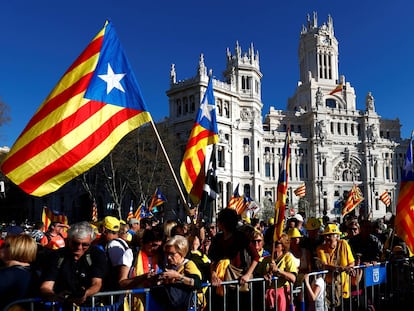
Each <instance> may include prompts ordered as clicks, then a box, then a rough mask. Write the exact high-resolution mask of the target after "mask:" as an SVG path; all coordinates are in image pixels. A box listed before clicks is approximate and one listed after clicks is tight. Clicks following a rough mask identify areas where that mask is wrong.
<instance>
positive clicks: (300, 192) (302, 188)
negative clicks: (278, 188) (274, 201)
mask: <svg viewBox="0 0 414 311" xmlns="http://www.w3.org/2000/svg"><path fill="white" fill-rule="evenodd" d="M293 192H294V193H295V195H296V196H297V197H299V198H303V197H304V196H305V195H306V185H305V184H302V185H300V186H299V187H297V188H296V189H295V191H293Z"/></svg>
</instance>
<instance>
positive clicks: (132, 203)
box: [127, 200, 134, 220]
mask: <svg viewBox="0 0 414 311" xmlns="http://www.w3.org/2000/svg"><path fill="white" fill-rule="evenodd" d="M131 218H134V200H131V204H130V205H129V212H128V215H127V220H130V219H131Z"/></svg>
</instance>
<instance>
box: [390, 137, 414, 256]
mask: <svg viewBox="0 0 414 311" xmlns="http://www.w3.org/2000/svg"><path fill="white" fill-rule="evenodd" d="M394 228H395V230H396V233H397V235H398V236H399V237H400V238H402V239H403V240H404V242H405V243H406V244H407V247H408V248H409V249H410V252H411V253H413V252H414V230H413V228H414V167H413V135H411V139H410V143H409V145H408V149H407V153H406V156H405V163H404V169H403V174H402V176H401V184H400V191H399V193H398V201H397V211H396V214H395V222H394Z"/></svg>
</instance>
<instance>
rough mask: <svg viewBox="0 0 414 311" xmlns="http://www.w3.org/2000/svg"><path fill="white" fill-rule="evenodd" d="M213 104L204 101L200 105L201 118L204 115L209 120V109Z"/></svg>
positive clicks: (211, 108) (212, 107)
mask: <svg viewBox="0 0 414 311" xmlns="http://www.w3.org/2000/svg"><path fill="white" fill-rule="evenodd" d="M214 108H215V107H214V105H209V104H208V103H206V102H204V103H203V104H202V105H201V111H202V112H201V118H200V120H201V119H202V118H203V117H206V118H207V119H208V120H209V121H210V122H211V111H212V110H213V109H214Z"/></svg>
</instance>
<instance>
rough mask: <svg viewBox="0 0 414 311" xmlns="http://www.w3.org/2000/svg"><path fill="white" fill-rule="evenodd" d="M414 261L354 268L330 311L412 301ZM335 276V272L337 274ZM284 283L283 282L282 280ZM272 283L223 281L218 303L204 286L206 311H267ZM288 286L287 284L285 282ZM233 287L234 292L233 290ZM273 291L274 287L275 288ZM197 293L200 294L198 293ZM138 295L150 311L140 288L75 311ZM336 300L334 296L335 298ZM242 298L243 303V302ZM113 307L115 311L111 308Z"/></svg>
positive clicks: (297, 305)
mask: <svg viewBox="0 0 414 311" xmlns="http://www.w3.org/2000/svg"><path fill="white" fill-rule="evenodd" d="M413 260H414V258H410V259H409V258H404V259H401V260H394V261H392V262H381V263H378V264H376V265H360V266H355V267H353V270H354V271H356V273H359V272H360V273H362V279H361V281H360V282H356V284H354V286H352V287H350V297H349V299H343V298H342V295H341V304H340V306H339V307H335V308H330V309H329V310H333V311H337V310H342V311H353V310H358V309H359V308H360V307H361V306H362V307H363V308H364V309H365V310H369V308H368V307H369V306H370V304H377V305H378V304H382V303H384V301H385V302H387V301H392V302H393V301H397V302H399V300H401V298H404V299H408V298H411V297H412V295H413V293H414V277H413V273H414V269H413V265H414V264H413ZM328 273H331V272H328V271H327V270H324V271H313V272H311V273H309V276H310V278H311V279H310V281H311V280H312V278H313V277H316V276H317V275H320V274H323V278H324V279H326V275H327V274H328ZM333 273H335V272H333ZM346 277H348V278H349V280H348V281H350V283H349V284H351V282H352V279H351V276H350V275H349V274H347V276H346ZM272 281H274V289H275V290H277V284H278V283H277V282H278V278H277V277H273V279H272ZM279 281H280V280H279ZM266 282H268V281H267V280H265V279H264V278H253V279H250V280H249V281H248V283H249V285H250V290H249V291H248V292H240V285H239V282H238V281H237V280H235V281H223V282H222V283H221V285H222V286H223V296H222V297H221V298H219V299H217V294H216V289H217V288H216V287H214V286H212V285H211V284H210V283H204V284H203V288H204V291H203V292H204V298H205V299H206V304H205V309H204V311H215V309H214V307H215V306H217V304H218V303H221V305H220V309H222V310H224V311H227V310H230V309H231V310H236V311H240V310H252V311H253V310H254V311H256V310H258V311H259V310H266V301H265V293H266V289H268V288H269V285H268V284H266ZM283 282H284V280H283ZM325 284H326V289H325V294H326V293H327V292H328V291H331V293H332V294H334V285H333V283H331V284H328V283H327V282H325ZM230 287H232V288H230ZM272 288H273V284H272ZM195 292H196V291H195ZM134 295H141V296H145V298H146V299H145V310H146V311H152V310H150V305H149V303H148V302H149V301H150V298H151V288H139V289H133V290H121V291H112V292H99V293H97V294H95V295H94V296H92V297H91V299H90V300H89V302H90V307H80V308H78V307H74V308H73V310H74V311H76V310H80V311H83V310H85V311H86V310H96V311H99V310H117V309H116V308H117V307H119V306H120V305H121V304H124V303H125V304H128V305H129V306H132V305H133V303H134V301H133V298H134ZM289 295H290V300H288V301H290V306H289V309H290V310H294V309H295V310H296V311H299V310H300V311H306V310H307V307H308V301H307V299H306V296H307V295H306V287H305V284H304V282H302V284H300V285H299V286H295V285H294V284H290V294H289ZM331 297H332V296H331ZM241 298H242V299H241ZM103 301H104V302H105V303H106V304H107V305H106V309H105V307H103V308H102V306H101V304H102V302H103ZM15 305H23V306H24V310H30V311H32V310H33V311H37V310H48V311H55V310H56V311H58V310H59V308H60V305H59V304H58V303H53V302H45V301H43V300H42V299H41V298H30V299H22V300H18V301H15V302H13V303H11V304H9V305H8V306H7V307H6V308H5V309H4V310H8V308H10V307H12V306H15ZM109 307H111V308H109ZM199 309H200V306H199V305H198V304H197V295H194V301H193V309H192V310H194V311H197V310H199ZM273 310H275V311H284V310H277V303H275V307H274V309H273Z"/></svg>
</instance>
